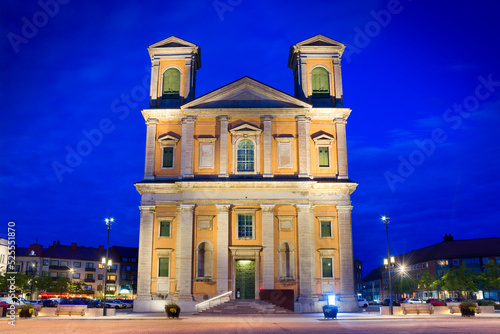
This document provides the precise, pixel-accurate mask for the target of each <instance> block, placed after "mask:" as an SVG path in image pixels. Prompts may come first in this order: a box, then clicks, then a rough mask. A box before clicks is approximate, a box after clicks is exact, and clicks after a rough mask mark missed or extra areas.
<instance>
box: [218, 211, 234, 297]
mask: <svg viewBox="0 0 500 334" xmlns="http://www.w3.org/2000/svg"><path fill="white" fill-rule="evenodd" d="M216 207H217V294H221V293H224V292H227V291H228V290H229V286H228V280H229V267H228V266H229V208H230V207H231V206H230V205H216Z"/></svg>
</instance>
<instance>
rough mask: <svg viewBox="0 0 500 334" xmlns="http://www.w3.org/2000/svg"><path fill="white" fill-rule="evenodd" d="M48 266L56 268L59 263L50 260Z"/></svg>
mask: <svg viewBox="0 0 500 334" xmlns="http://www.w3.org/2000/svg"><path fill="white" fill-rule="evenodd" d="M50 265H51V266H58V265H59V261H57V260H52V261H50Z"/></svg>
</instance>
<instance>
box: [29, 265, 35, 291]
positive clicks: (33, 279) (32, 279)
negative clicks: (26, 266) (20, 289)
mask: <svg viewBox="0 0 500 334" xmlns="http://www.w3.org/2000/svg"><path fill="white" fill-rule="evenodd" d="M31 267H32V270H31V272H32V273H33V277H32V278H31V294H30V297H31V300H34V298H33V283H34V282H35V274H36V262H31Z"/></svg>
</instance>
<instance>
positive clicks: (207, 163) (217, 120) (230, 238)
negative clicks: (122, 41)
mask: <svg viewBox="0 0 500 334" xmlns="http://www.w3.org/2000/svg"><path fill="white" fill-rule="evenodd" d="M344 48H345V45H344V44H342V43H339V42H337V41H335V40H333V39H330V38H327V37H325V36H322V35H317V36H314V37H312V38H310V39H307V40H305V41H302V42H300V43H297V44H295V45H293V46H291V47H290V51H289V58H288V67H289V68H290V69H291V70H292V71H293V74H294V87H295V92H294V96H291V95H289V94H286V93H284V92H282V91H279V90H277V89H275V88H273V87H270V86H268V85H266V84H264V83H262V82H259V81H257V80H255V79H253V78H250V77H243V78H241V79H239V80H236V81H234V82H231V83H229V84H227V85H225V86H223V87H220V88H217V89H215V90H213V91H211V92H210V93H207V94H205V95H203V96H200V97H195V87H196V81H195V79H196V72H197V71H198V70H199V69H200V67H201V55H200V48H199V47H198V46H197V45H195V44H192V43H190V42H187V41H185V40H182V39H180V38H177V37H174V36H172V37H169V38H167V39H165V40H162V41H160V42H158V43H156V44H153V45H151V46H149V48H148V50H149V55H150V57H151V62H152V70H151V94H150V105H149V108H148V109H144V110H142V114H143V116H144V119H145V121H146V126H147V131H146V154H145V170H144V178H143V179H142V181H140V182H137V183H136V184H135V187H136V189H137V191H138V192H139V193H140V194H141V206H140V210H141V222H140V241H139V260H138V262H139V271H138V287H137V300H136V302H135V305H134V311H137V312H148V311H151V312H153V311H162V310H163V306H164V305H165V298H167V299H169V300H174V301H175V302H177V303H178V304H179V305H180V306H181V308H182V309H183V311H189V310H194V305H195V304H196V303H199V302H201V301H203V300H206V299H208V298H212V297H215V296H217V295H220V294H223V293H226V292H229V291H232V294H231V298H240V299H258V298H259V290H260V289H291V290H293V291H294V295H295V311H296V312H314V311H316V312H318V311H320V310H321V306H322V305H324V304H325V303H326V298H327V296H328V295H334V296H335V297H334V298H335V302H336V304H337V305H338V306H339V307H340V311H344V312H348V311H356V310H357V309H358V308H357V299H356V296H355V291H354V284H353V283H354V281H353V279H354V275H353V250H352V232H351V209H352V206H351V199H350V196H351V193H352V192H353V191H354V190H355V188H356V186H357V183H355V182H353V181H351V180H350V179H349V176H348V173H347V146H346V128H345V127H346V120H347V118H348V117H349V114H350V112H351V110H350V109H349V108H345V107H344V105H343V101H342V100H343V98H342V95H343V94H342V77H341V66H340V61H341V56H342V53H343V51H344Z"/></svg>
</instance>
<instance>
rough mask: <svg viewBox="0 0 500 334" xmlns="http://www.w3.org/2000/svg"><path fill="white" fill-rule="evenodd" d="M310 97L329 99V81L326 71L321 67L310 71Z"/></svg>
mask: <svg viewBox="0 0 500 334" xmlns="http://www.w3.org/2000/svg"><path fill="white" fill-rule="evenodd" d="M311 84H312V97H313V98H322V97H330V80H329V79H328V71H327V70H326V69H324V68H323V67H316V68H315V69H313V70H312V71H311Z"/></svg>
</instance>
